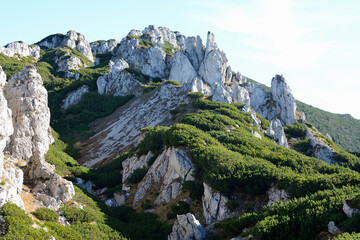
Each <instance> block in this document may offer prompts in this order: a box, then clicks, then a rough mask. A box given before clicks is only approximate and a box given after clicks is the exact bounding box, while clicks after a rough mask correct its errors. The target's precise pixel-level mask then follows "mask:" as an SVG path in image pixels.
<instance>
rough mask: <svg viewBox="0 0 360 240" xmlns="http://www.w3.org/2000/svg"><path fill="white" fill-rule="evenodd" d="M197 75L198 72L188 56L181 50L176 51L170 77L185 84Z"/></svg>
mask: <svg viewBox="0 0 360 240" xmlns="http://www.w3.org/2000/svg"><path fill="white" fill-rule="evenodd" d="M195 77H197V73H196V71H195V69H194V67H193V66H192V65H191V63H190V60H189V59H188V57H187V56H186V55H185V54H184V53H183V52H181V51H178V52H176V53H175V57H174V63H173V65H172V67H171V70H170V76H169V79H170V80H175V81H178V82H179V83H181V84H183V85H185V84H189V83H191V82H192V81H193V79H194V78H195Z"/></svg>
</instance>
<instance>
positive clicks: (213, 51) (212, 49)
mask: <svg viewBox="0 0 360 240" xmlns="http://www.w3.org/2000/svg"><path fill="white" fill-rule="evenodd" d="M226 69H227V58H226V56H225V53H224V52H223V51H220V50H219V49H218V47H217V44H216V42H215V36H214V34H213V33H211V32H208V36H207V41H206V51H205V56H204V60H203V62H202V63H201V65H200V68H199V75H200V76H201V77H202V78H203V79H204V81H205V82H206V83H208V84H210V86H213V85H214V84H215V83H217V84H220V85H223V84H224V83H225V80H226Z"/></svg>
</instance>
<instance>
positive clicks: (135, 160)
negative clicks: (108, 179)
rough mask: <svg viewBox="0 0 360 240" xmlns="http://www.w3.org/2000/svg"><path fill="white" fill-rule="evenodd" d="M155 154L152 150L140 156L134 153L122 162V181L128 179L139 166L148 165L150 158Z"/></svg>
mask: <svg viewBox="0 0 360 240" xmlns="http://www.w3.org/2000/svg"><path fill="white" fill-rule="evenodd" d="M152 156H154V154H153V153H152V152H149V153H148V154H146V155H142V156H140V157H138V156H136V155H134V156H132V157H130V158H128V159H126V160H125V161H123V162H122V167H123V169H124V170H123V173H122V182H123V183H124V182H125V181H126V179H127V178H128V177H130V175H131V174H132V173H133V172H134V171H135V170H136V169H139V168H144V167H147V165H148V164H147V162H148V161H149V159H150V158H151V157H152Z"/></svg>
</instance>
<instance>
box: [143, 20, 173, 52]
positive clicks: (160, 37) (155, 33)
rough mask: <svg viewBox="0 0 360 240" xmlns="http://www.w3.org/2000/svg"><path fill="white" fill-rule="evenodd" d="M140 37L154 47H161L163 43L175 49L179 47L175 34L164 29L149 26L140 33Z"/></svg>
mask: <svg viewBox="0 0 360 240" xmlns="http://www.w3.org/2000/svg"><path fill="white" fill-rule="evenodd" d="M141 35H143V36H144V37H145V38H146V40H148V41H150V42H153V43H154V44H156V45H163V44H164V43H165V42H168V43H170V44H171V45H172V46H174V47H175V48H177V47H179V46H178V42H177V36H176V34H175V33H174V32H172V31H171V30H170V29H168V28H166V27H156V26H154V25H149V26H148V27H146V28H145V29H144V30H143V31H142V34H141Z"/></svg>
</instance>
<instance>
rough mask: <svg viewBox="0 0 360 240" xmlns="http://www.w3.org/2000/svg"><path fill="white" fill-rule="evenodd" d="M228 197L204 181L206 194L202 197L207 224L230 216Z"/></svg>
mask: <svg viewBox="0 0 360 240" xmlns="http://www.w3.org/2000/svg"><path fill="white" fill-rule="evenodd" d="M227 202H228V198H227V197H226V196H224V195H223V194H221V193H220V192H217V191H214V190H213V189H212V188H211V187H210V186H208V185H207V184H206V183H204V196H203V197H202V204H203V213H204V217H205V220H206V223H207V224H211V223H213V222H215V221H221V220H224V219H225V218H228V217H230V210H229V209H228V208H227V206H226V203H227Z"/></svg>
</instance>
